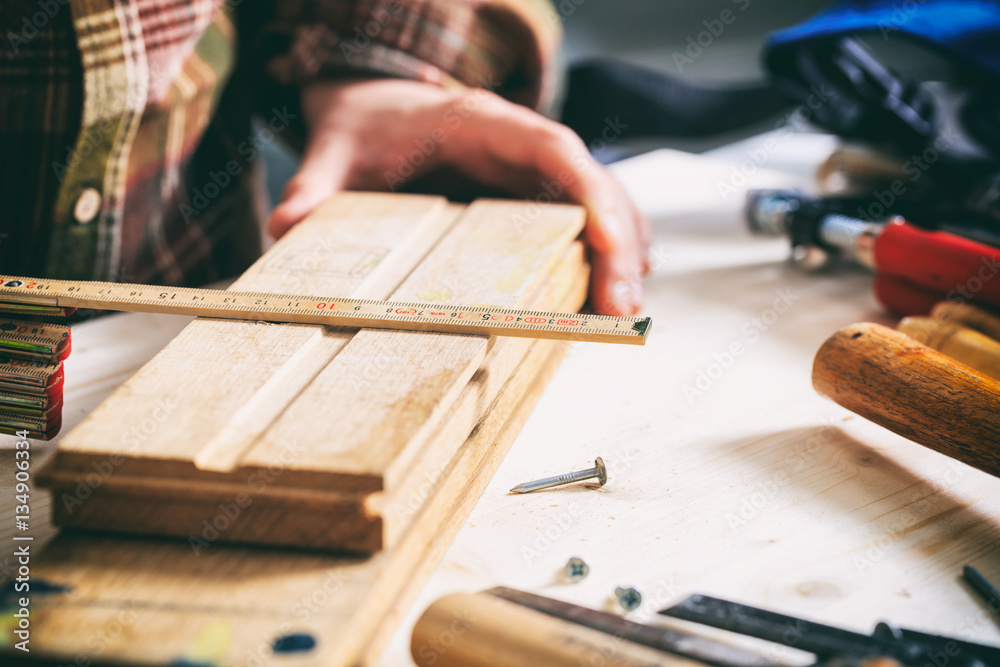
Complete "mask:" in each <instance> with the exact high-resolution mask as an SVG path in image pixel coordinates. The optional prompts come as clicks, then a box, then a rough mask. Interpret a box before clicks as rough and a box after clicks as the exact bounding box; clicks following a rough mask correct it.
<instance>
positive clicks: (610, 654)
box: [410, 587, 1000, 667]
mask: <svg viewBox="0 0 1000 667" xmlns="http://www.w3.org/2000/svg"><path fill="white" fill-rule="evenodd" d="M660 614H663V615H665V616H670V617H673V618H678V619H682V620H685V621H691V622H694V623H700V624H702V625H706V626H709V627H713V628H717V629H721V630H726V631H729V632H733V633H737V634H741V635H745V636H748V637H754V638H757V639H763V640H765V641H769V642H773V643H776V644H782V645H785V646H788V647H790V648H794V649H795V650H798V651H803V652H805V653H812V654H814V655H815V656H816V660H817V662H815V663H813V664H812V666H811V667H924V665H925V664H928V663H930V662H932V661H933V660H934V659H935V658H936V657H937V656H938V655H942V656H946V657H947V659H948V665H949V667H987V665H997V664H1000V648H995V647H992V646H984V645H980V644H974V643H971V642H966V641H962V640H959V639H952V638H950V637H942V636H937V635H930V634H925V633H922V632H917V631H914V630H904V629H900V628H896V627H893V626H890V625H888V624H885V623H880V624H878V626H876V628H875V631H874V632H873V633H872V634H871V635H863V634H860V633H856V632H851V631H848V630H842V629H840V628H836V627H832V626H827V625H822V624H819V623H813V622H810V621H806V620H803V619H800V618H795V617H792V616H785V615H782V614H776V613H773V612H769V611H764V610H762V609H756V608H754V607H749V606H746V605H741V604H736V603H733V602H727V601H725V600H720V599H718V598H712V597H708V596H705V595H692V596H690V597H688V598H687V599H686V600H684V601H683V602H681V603H680V604H678V605H675V606H673V607H670V608H668V609H664V610H662V611H660ZM602 637H603V639H602ZM646 647H648V648H646ZM410 649H411V653H412V654H413V658H414V660H415V661H416V663H417V665H418V666H419V667H430V666H431V665H434V666H435V667H497V666H508V665H509V666H511V667H514V666H517V667H520V666H521V665H547V666H557V667H558V666H562V665H567V666H568V665H573V666H574V667H575V666H576V665H580V664H597V663H596V662H595V660H600V661H601V662H600V664H614V665H635V664H642V665H653V664H656V665H668V666H671V667H689V666H690V667H695V666H697V665H708V666H711V667H746V666H747V665H758V666H759V667H774V666H775V665H776V664H778V663H775V662H774V661H772V660H770V659H768V658H767V657H766V656H765V655H764V654H759V653H756V652H751V651H748V650H746V649H742V648H737V647H735V646H733V645H731V644H729V643H727V642H725V641H719V640H717V639H713V638H709V637H706V636H704V635H703V634H700V633H699V634H691V633H687V632H682V631H679V630H675V629H671V628H666V627H658V626H655V625H647V624H642V623H636V622H634V621H630V620H627V619H624V618H622V617H620V616H616V615H614V614H609V613H607V612H603V611H598V610H596V609H589V608H587V607H581V606H579V605H575V604H570V603H568V602H562V601H560V600H554V599H551V598H547V597H543V596H541V595H535V594H532V593H527V592H524V591H519V590H515V589H512V588H504V587H499V588H493V589H490V590H488V591H486V592H484V593H478V594H476V595H468V594H457V595H449V596H447V597H444V598H441V599H440V600H438V601H437V602H435V603H434V604H432V605H431V606H430V607H429V608H428V609H427V610H426V611H425V612H424V614H423V615H422V616H421V617H420V619H419V620H418V621H417V624H416V626H415V627H414V629H413V637H412V641H411V644H410ZM649 649H656V651H658V652H653V651H650V650H649ZM650 656H652V657H650ZM636 660H639V661H640V662H636ZM643 660H645V661H646V662H642V661H643ZM781 664H785V663H781Z"/></svg>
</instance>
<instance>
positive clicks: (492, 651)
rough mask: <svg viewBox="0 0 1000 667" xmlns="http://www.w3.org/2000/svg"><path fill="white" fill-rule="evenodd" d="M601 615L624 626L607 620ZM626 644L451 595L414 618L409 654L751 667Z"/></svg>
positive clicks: (462, 666)
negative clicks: (665, 652)
mask: <svg viewBox="0 0 1000 667" xmlns="http://www.w3.org/2000/svg"><path fill="white" fill-rule="evenodd" d="M543 599H544V598H543ZM553 602H555V601H553ZM570 606H572V605H570ZM578 609H583V608H582V607H579V608H578ZM587 611H590V610H587ZM593 613H595V614H602V613H603V612H593ZM605 615H606V616H609V617H611V618H612V619H616V620H618V621H624V619H622V618H620V617H617V616H613V615H611V614H605ZM625 622H627V621H625ZM640 627H645V626H640ZM650 629H651V630H654V631H656V630H655V629H652V628H650ZM630 639H631V637H630V636H628V635H623V634H605V633H604V632H600V631H598V630H594V629H591V627H587V626H586V625H583V624H579V623H575V622H567V620H563V619H562V618H560V617H558V616H555V615H552V614H549V613H545V612H544V611H543V610H536V609H533V608H531V607H530V606H528V605H523V604H520V603H515V602H512V601H509V600H508V599H506V598H501V597H500V596H498V595H490V594H489V593H477V594H474V595H471V594H466V593H456V594H453V595H448V596H445V597H443V598H441V599H440V600H437V601H436V602H434V603H433V604H432V605H431V606H430V607H428V608H427V610H426V611H424V613H423V614H422V615H421V616H420V618H419V619H418V620H417V623H416V625H415V626H414V627H413V635H412V637H411V639H410V653H411V655H412V657H413V661H414V662H415V663H416V664H417V666H418V667H432V666H433V667H523V666H524V665H539V666H542V665H544V666H545V667H580V665H590V664H602V665H615V666H616V667H652V666H653V665H661V666H664V667H705V666H706V665H716V666H719V665H721V666H722V667H736V666H737V665H740V666H743V665H750V664H753V658H755V657H756V656H754V655H753V654H746V655H748V656H749V658H750V660H745V661H743V662H736V663H734V662H725V663H714V662H700V661H696V660H691V659H689V658H686V657H681V656H675V655H674V656H672V655H669V654H664V653H660V652H658V651H656V650H654V649H651V648H647V647H646V646H640V645H639V644H636V643H634V642H633V641H629V640H630ZM685 639H687V640H690V641H692V642H695V643H699V642H702V643H709V642H705V640H699V639H697V638H695V637H687V636H685Z"/></svg>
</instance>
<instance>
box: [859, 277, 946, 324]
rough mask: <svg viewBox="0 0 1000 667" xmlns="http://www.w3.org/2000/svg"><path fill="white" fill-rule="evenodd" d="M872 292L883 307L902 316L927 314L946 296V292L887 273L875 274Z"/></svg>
mask: <svg viewBox="0 0 1000 667" xmlns="http://www.w3.org/2000/svg"><path fill="white" fill-rule="evenodd" d="M872 292H873V293H874V294H875V300H876V301H878V303H879V305H880V306H882V308H884V309H885V310H886V311H887V312H890V313H892V314H893V315H898V316H900V317H903V316H906V315H927V314H928V313H930V312H931V309H932V308H933V307H934V306H935V305H937V304H938V303H941V300H942V299H944V298H945V296H944V294H940V293H938V292H935V291H934V290H929V289H927V288H925V287H921V286H920V285H914V284H913V283H911V282H910V281H909V280H905V279H903V278H899V277H897V276H890V275H889V274H887V273H876V274H875V279H874V280H873V281H872Z"/></svg>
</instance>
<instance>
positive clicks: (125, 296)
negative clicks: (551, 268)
mask: <svg viewBox="0 0 1000 667" xmlns="http://www.w3.org/2000/svg"><path fill="white" fill-rule="evenodd" d="M75 308H95V309H98V310H121V311H132V312H142V313H172V314H176V315H195V316H198V317H216V318H223V319H236V320H263V321H269V322H298V323H303V324H323V325H331V326H345V327H359V328H376V329H403V330H410V331H414V330H416V331H440V332H445V333H461V334H479V335H488V336H516V337H521V338H547V339H555V340H567V341H583V342H592V343H621V344H627V345H644V344H645V343H646V338H647V337H648V336H649V331H650V328H651V327H652V320H651V319H650V318H648V317H611V316H607V315H580V314H576V313H552V312H545V311H533V310H509V309H505V308H495V307H490V306H458V305H439V304H431V303H397V302H393V301H378V300H371V299H340V298H336V297H317V296H293V295H287V294H267V293H262V292H234V291H228V290H212V289H198V288H187V287H163V286H157V285H135V284H129V283H103V282H88V281H70V280H46V279H39V278H22V277H18V276H4V275H0V311H7V312H18V313H25V314H35V315H61V314H66V313H67V312H70V311H71V310H72V309H75Z"/></svg>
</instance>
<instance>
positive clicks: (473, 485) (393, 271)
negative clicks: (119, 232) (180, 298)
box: [33, 194, 587, 665]
mask: <svg viewBox="0 0 1000 667" xmlns="http://www.w3.org/2000/svg"><path fill="white" fill-rule="evenodd" d="M582 224H583V213H582V211H581V210H580V209H578V208H575V207H568V206H543V207H539V206H537V205H534V204H526V203H523V202H501V201H480V202H476V203H474V204H472V205H470V206H468V207H465V208H463V207H459V206H455V205H450V204H448V203H447V202H445V201H444V200H442V199H439V198H431V197H415V196H400V195H391V196H390V195H363V194H342V195H338V196H337V197H335V198H333V199H332V200H330V201H329V202H327V203H326V204H325V205H324V206H323V207H321V209H319V210H318V211H317V212H316V213H315V214H313V215H312V216H311V217H310V218H309V219H308V220H307V221H305V222H304V223H302V224H301V225H299V226H298V227H297V228H296V229H295V230H293V232H291V233H290V234H289V235H288V236H286V237H285V238H283V239H282V240H281V241H280V242H279V243H278V244H276V245H275V246H274V248H272V249H271V250H270V251H269V252H268V253H267V254H266V255H265V256H264V257H263V258H262V259H261V260H260V261H259V262H258V263H257V264H255V265H254V267H252V268H251V269H250V270H249V271H248V272H247V273H246V274H245V275H244V276H243V277H242V278H240V280H239V281H237V282H236V283H235V284H234V285H233V289H240V290H246V291H261V292H284V293H320V294H325V293H329V294H331V295H337V296H350V297H361V298H374V299H382V298H391V299H394V300H405V301H424V302H427V303H428V304H429V305H433V304H434V303H471V304H489V305H498V306H508V307H533V308H539V309H551V310H575V309H577V308H578V307H579V306H580V305H581V303H582V301H583V299H584V295H585V291H586V282H587V269H586V265H585V263H584V260H583V251H582V248H581V246H580V245H579V243H578V242H576V241H575V239H576V237H577V235H578V234H579V232H580V230H581V228H582ZM562 352H563V346H562V345H561V344H558V343H554V342H552V341H533V340H529V339H502V340H500V339H488V338H484V337H478V336H460V335H449V334H432V333H416V332H390V331H376V330H361V331H357V330H339V329H332V328H324V327H317V326H312V325H273V324H265V323H247V322H231V321H217V320H196V321H195V322H193V323H192V324H191V325H190V326H189V327H188V328H187V329H185V330H184V331H183V332H182V333H181V335H180V336H178V337H177V338H176V339H175V340H174V341H173V342H172V343H171V344H170V345H168V346H167V347H166V348H165V349H164V350H163V351H162V352H161V353H160V354H159V355H158V356H157V357H156V358H154V359H153V360H152V361H151V362H150V363H149V364H147V365H146V366H145V367H144V368H143V369H141V370H140V372H139V373H137V374H136V375H135V376H134V377H133V378H132V379H130V380H129V381H128V382H127V383H126V384H125V385H124V386H123V387H122V388H121V389H119V390H118V391H117V392H115V394H113V395H112V396H111V397H110V398H109V399H108V400H107V401H106V402H105V403H104V404H102V405H101V406H100V407H99V408H98V409H97V410H95V412H94V413H93V414H92V415H91V416H90V417H89V418H88V419H87V420H85V421H84V422H83V423H82V424H80V426H78V427H77V428H76V429H75V430H73V431H72V432H70V433H68V434H67V435H66V436H65V437H64V439H63V441H62V442H61V443H60V447H59V450H58V453H57V455H56V456H55V457H54V459H53V463H52V464H51V465H50V466H49V467H48V469H47V470H46V472H45V479H46V483H47V484H48V485H50V486H51V487H52V490H53V493H54V498H53V507H54V508H55V510H54V512H55V519H56V521H57V523H59V524H62V525H66V526H72V527H80V528H93V529H98V530H101V531H111V532H114V533H143V534H152V535H169V536H173V537H174V538H179V539H168V540H160V539H156V540H148V539H142V538H140V537H135V536H128V537H123V536H120V535H119V536H114V535H105V534H101V535H94V534H88V533H64V534H63V535H61V536H60V537H58V538H57V539H56V540H55V541H54V542H53V543H52V544H51V545H50V546H49V547H48V549H47V550H46V551H45V552H44V554H43V555H42V557H41V558H40V559H39V560H38V561H36V562H35V574H36V575H37V576H39V577H43V578H44V579H45V580H46V581H47V582H48V583H50V584H53V585H55V586H57V587H60V590H65V591H66V592H63V593H60V594H58V595H53V596H51V597H38V598H36V599H35V601H34V602H33V604H34V606H35V610H34V614H35V615H34V618H35V621H34V632H33V639H34V641H35V642H36V643H35V646H36V647H37V650H38V651H40V652H43V653H45V654H47V655H51V656H53V659H60V658H61V659H65V657H66V656H68V655H79V654H80V653H81V652H83V653H84V654H88V653H92V654H93V657H94V658H104V659H114V660H124V661H139V660H141V661H142V662H152V663H170V662H172V661H177V660H188V661H200V662H207V663H208V664H235V665H239V664H262V663H263V662H267V661H268V660H269V659H270V658H271V657H273V656H274V655H275V651H278V654H279V655H280V656H281V658H280V659H281V662H282V664H296V665H299V664H302V665H306V664H323V665H335V664H336V665H339V664H352V663H354V662H356V661H358V660H360V659H362V658H363V656H364V655H365V654H370V653H373V652H377V650H378V646H379V644H380V642H379V639H380V638H385V637H387V636H388V633H389V631H390V630H391V628H392V619H393V617H394V615H395V614H399V613H402V612H403V611H404V610H405V604H403V602H404V601H405V598H406V596H407V595H410V594H414V593H415V592H416V590H418V588H419V585H420V582H421V581H422V579H423V577H424V576H426V575H427V574H428V573H429V571H430V569H431V568H432V567H433V564H434V563H435V562H436V558H437V557H438V556H439V555H440V554H441V553H442V552H443V550H444V548H445V547H446V546H447V544H448V543H449V542H450V539H451V537H452V536H453V535H454V533H455V531H457V529H458V527H459V526H460V525H461V523H462V521H463V520H464V517H465V516H466V515H467V513H468V512H469V511H470V510H471V508H472V506H473V505H474V504H475V501H476V499H477V498H478V496H479V494H480V493H481V491H482V489H483V488H484V486H485V484H486V483H487V482H488V480H489V478H490V476H491V475H492V473H493V471H494V470H495V469H496V467H497V466H498V465H499V462H500V460H501V459H502V456H503V454H504V453H505V451H506V449H507V447H508V446H509V444H510V443H511V441H512V440H513V438H514V436H515V435H516V434H517V432H518V430H519V429H520V425H521V424H522V423H523V420H524V419H525V418H526V416H527V414H528V413H529V412H530V409H531V407H532V405H533V403H534V401H535V399H536V398H537V396H538V393H539V392H540V390H541V388H542V387H543V386H544V384H545V382H546V380H547V379H548V377H549V376H550V375H551V373H552V372H553V370H554V368H555V366H556V365H557V364H558V360H559V358H560V357H561V354H562ZM231 543H250V544H255V545H280V546H281V547H289V546H292V547H296V548H297V549H302V548H306V549H320V550H326V551H328V550H332V549H338V550H350V551H353V552H377V553H374V555H371V556H368V557H363V556H360V555H358V556H344V555H331V554H329V553H317V552H302V551H301V550H298V551H289V550H288V549H275V548H273V547H272V548H261V547H259V546H257V547H254V546H237V545H233V544H231ZM126 612H127V613H126ZM123 613H124V614H125V615H126V616H128V618H127V622H126V621H122V620H121V618H120V616H121V615H122V614H123ZM109 624H117V625H125V626H127V631H124V632H121V633H117V634H116V636H115V638H114V639H113V640H108V641H106V642H103V643H102V644H101V650H100V651H94V650H93V649H92V648H88V643H90V644H93V641H92V640H93V637H94V636H95V635H102V634H105V632H104V630H105V629H106V628H107V627H108V625H109ZM282 637H286V640H282V639H281V638H282ZM289 637H290V638H291V639H289ZM310 642H312V643H313V644H314V645H313V646H311V647H309V648H306V649H302V650H299V651H297V652H295V653H291V654H286V653H284V651H286V650H287V648H288V647H289V646H291V645H292V644H295V645H296V646H299V647H300V648H301V646H304V645H305V644H309V643H310Z"/></svg>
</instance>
